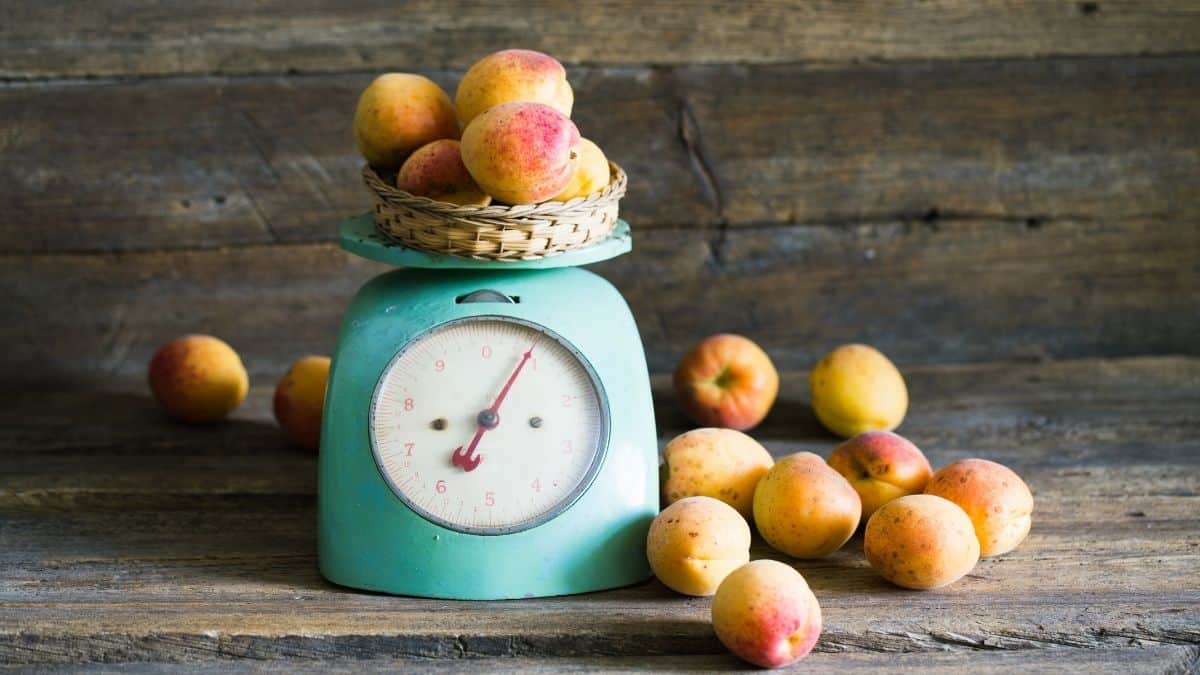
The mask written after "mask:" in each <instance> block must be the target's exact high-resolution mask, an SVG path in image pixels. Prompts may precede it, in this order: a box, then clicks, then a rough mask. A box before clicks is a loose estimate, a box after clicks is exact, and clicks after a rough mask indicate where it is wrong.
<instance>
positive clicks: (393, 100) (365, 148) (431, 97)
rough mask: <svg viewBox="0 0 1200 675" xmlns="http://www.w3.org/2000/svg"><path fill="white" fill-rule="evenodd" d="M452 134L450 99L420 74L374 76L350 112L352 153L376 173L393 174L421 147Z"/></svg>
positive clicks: (455, 126) (455, 134) (453, 120)
mask: <svg viewBox="0 0 1200 675" xmlns="http://www.w3.org/2000/svg"><path fill="white" fill-rule="evenodd" d="M458 134H459V126H458V115H457V114H456V113H455V111H454V104H452V103H451V102H450V96H449V95H448V94H446V92H445V91H443V90H442V88H441V87H439V86H437V84H435V83H434V82H433V81H432V80H430V79H429V78H426V77H422V76H420V75H412V74H409V73H387V74H385V75H380V76H379V77H377V78H375V80H374V81H373V82H371V84H369V85H368V86H367V88H366V89H364V90H363V93H362V95H361V96H359V98H358V108H357V109H356V110H355V111H354V140H355V142H356V143H357V144H358V151H359V153H361V154H362V156H363V157H364V158H365V159H366V160H367V163H368V164H370V165H371V166H373V167H375V168H377V169H398V168H400V165H401V164H403V163H404V160H405V158H407V157H408V156H409V154H411V153H412V152H413V151H414V150H416V149H417V148H419V147H421V146H422V145H425V144H427V143H429V142H431V141H436V140H438V139H439V138H458Z"/></svg>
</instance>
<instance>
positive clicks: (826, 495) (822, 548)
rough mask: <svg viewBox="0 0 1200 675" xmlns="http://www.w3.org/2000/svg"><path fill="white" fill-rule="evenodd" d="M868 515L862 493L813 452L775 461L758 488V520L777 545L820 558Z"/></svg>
mask: <svg viewBox="0 0 1200 675" xmlns="http://www.w3.org/2000/svg"><path fill="white" fill-rule="evenodd" d="M861 515H862V502H861V500H860V499H859V497H858V493H857V492H855V491H854V488H853V487H850V483H849V482H847V481H846V479H845V478H843V477H842V475H841V474H840V473H838V472H837V471H834V470H833V469H832V468H830V466H829V465H828V464H826V463H825V460H823V459H821V458H820V457H818V456H817V455H814V454H813V453H811V452H798V453H796V454H794V455H788V456H787V457H784V458H783V459H781V460H779V461H778V462H775V465H774V466H772V467H771V469H770V470H769V471H767V473H766V474H765V475H764V476H763V477H762V479H761V480H759V481H758V487H757V488H756V489H755V490H754V523H755V524H756V525H757V526H758V531H759V533H760V534H762V536H763V539H766V540H767V543H768V544H770V545H771V546H772V547H773V548H775V549H777V550H779V551H782V552H783V553H786V554H788V555H790V556H792V557H794V558H820V557H822V556H827V555H829V554H830V553H833V552H834V551H836V550H838V549H839V548H841V547H842V544H845V543H846V541H847V540H848V539H850V536H851V535H853V534H854V530H855V529H856V528H858V521H859V518H860V517H861Z"/></svg>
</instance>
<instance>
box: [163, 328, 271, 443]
mask: <svg viewBox="0 0 1200 675" xmlns="http://www.w3.org/2000/svg"><path fill="white" fill-rule="evenodd" d="M149 380H150V391H151V392H153V393H154V398H155V399H156V400H157V401H158V403H159V405H161V406H162V407H163V408H165V409H166V411H167V412H168V413H170V414H171V416H173V417H175V418H176V419H179V420H181V421H184V422H191V423H201V422H215V421H217V420H219V419H221V418H223V417H225V416H226V415H228V414H229V413H230V412H233V409H234V408H236V407H238V405H239V404H240V403H241V402H242V399H244V398H246V392H247V391H248V390H249V388H250V378H249V377H248V376H247V375H246V368H245V366H243V365H242V360H241V358H239V357H238V355H237V352H235V351H233V347H230V346H229V345H228V344H226V343H225V342H224V341H222V340H220V339H218V338H215V337H213V336H211V335H185V336H183V337H181V338H178V339H175V340H172V341H171V342H168V343H167V344H165V345H163V346H162V347H160V348H159V349H158V351H156V352H155V353H154V356H153V357H152V358H151V359H150V373H149Z"/></svg>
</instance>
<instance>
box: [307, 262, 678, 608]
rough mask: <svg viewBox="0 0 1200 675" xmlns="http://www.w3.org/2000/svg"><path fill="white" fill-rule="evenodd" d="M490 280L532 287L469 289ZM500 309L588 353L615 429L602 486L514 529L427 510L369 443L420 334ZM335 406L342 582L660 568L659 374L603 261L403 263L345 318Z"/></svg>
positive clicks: (448, 586) (525, 593) (330, 398)
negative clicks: (475, 298) (385, 380)
mask: <svg viewBox="0 0 1200 675" xmlns="http://www.w3.org/2000/svg"><path fill="white" fill-rule="evenodd" d="M485 289H486V290H493V291H497V292H499V294H501V295H502V296H509V297H512V298H520V301H519V302H516V303H509V302H470V303H463V302H460V301H459V299H461V298H463V297H465V296H468V295H470V294H472V293H475V292H477V291H480V290H485ZM497 315H500V316H509V317H514V318H517V319H523V320H525V321H528V322H532V323H535V324H539V325H542V326H545V327H546V328H549V329H550V330H552V331H554V332H555V333H557V334H558V335H560V336H562V337H563V338H564V339H566V340H568V341H569V342H570V343H571V344H573V345H574V346H575V348H577V349H578V350H579V352H580V353H581V354H583V355H585V357H586V358H587V359H588V361H589V362H590V363H591V365H592V368H593V369H594V370H595V373H596V375H597V377H598V379H599V380H600V382H601V383H602V384H603V386H604V390H605V392H606V395H607V397H608V404H609V410H610V411H611V416H610V417H611V419H610V425H609V443H608V447H607V450H606V454H605V456H604V459H603V463H602V465H601V466H600V469H599V470H598V472H597V474H596V477H595V478H594V480H593V481H592V483H591V486H590V487H589V488H588V489H587V491H586V492H584V493H583V495H582V496H580V497H579V499H578V500H577V501H575V502H574V503H573V504H572V505H571V506H570V507H568V508H567V509H566V510H565V511H563V512H562V513H560V514H559V515H557V516H555V517H554V518H553V519H551V520H549V521H547V522H546V523H543V524H541V525H538V526H537V527H533V528H530V529H527V530H522V531H519V532H515V533H511V534H500V535H481V534H468V533H464V532H459V531H456V530H452V529H448V528H446V527H443V526H439V525H436V524H434V523H433V522H431V521H429V520H427V519H425V518H423V517H422V516H420V515H418V514H417V513H416V512H414V511H413V510H411V509H409V508H408V507H407V506H406V505H405V504H404V502H403V501H402V500H401V499H400V498H399V497H397V496H396V494H395V493H394V492H392V490H391V488H390V487H389V486H388V484H387V482H386V481H385V479H384V478H383V476H382V475H381V474H380V473H379V470H378V468H377V466H376V463H375V460H374V456H373V454H372V451H371V445H370V439H369V432H368V411H369V407H370V402H371V395H372V392H373V391H374V388H375V385H376V383H377V382H378V380H379V377H380V375H381V374H382V373H383V371H384V369H385V368H386V366H387V364H388V363H389V362H390V361H391V359H392V357H393V356H395V354H396V353H397V352H398V351H399V350H400V349H401V348H402V347H403V346H404V345H405V344H407V343H408V342H409V341H410V340H412V339H413V338H414V337H415V336H417V335H420V334H422V333H423V332H425V331H426V330H429V329H431V328H433V327H434V326H437V325H440V324H442V323H444V322H446V321H450V320H455V319H461V318H464V317H473V316H497ZM324 420H325V424H324V425H323V428H322V438H321V454H320V458H319V467H320V476H319V487H318V498H317V501H318V530H319V537H318V547H319V555H320V568H321V573H322V574H323V575H324V576H325V578H327V579H329V580H330V581H332V582H334V583H336V584H340V585H342V586H350V587H353V588H361V589H366V590H371V591H379V592H384V593H393V594H398V595H412V596H420V597H429V598H447V599H463V600H497V599H509V598H531V597H546V596H556V595H570V594H575V593H586V592H589V591H598V590H602V589H608V588H617V587H621V586H628V585H630V584H634V583H638V582H640V581H644V580H646V579H648V578H649V577H650V569H649V565H648V563H647V561H646V533H647V531H648V529H649V526H650V522H651V520H653V518H654V516H655V515H656V514H657V513H658V506H659V492H658V444H657V434H656V432H655V427H654V407H653V404H652V401H651V397H650V380H649V376H648V374H647V369H646V361H645V355H644V352H643V348H642V343H641V338H640V336H639V334H638V330H637V326H636V324H635V323H634V320H633V316H632V314H631V313H630V311H629V307H628V305H627V304H626V303H625V300H624V298H622V297H621V295H620V293H619V292H618V291H617V290H616V289H615V288H613V286H612V285H611V284H609V283H608V282H607V281H605V280H604V279H603V278H601V277H599V276H597V275H595V274H592V273H591V272H587V271H585V270H582V269H579V268H574V267H561V268H553V269H511V271H498V270H474V269H471V270H467V269H444V268H443V269H402V270H396V271H393V272H389V273H386V274H383V275H381V276H379V277H377V278H375V279H374V280H372V281H371V282H369V283H368V284H367V285H366V286H364V287H363V288H362V289H361V290H360V291H359V292H358V294H357V296H356V297H355V298H354V300H353V302H352V303H351V305H350V307H349V309H348V311H347V313H346V316H345V319H344V320H343V323H342V328H341V332H340V334H339V337H338V343H337V347H336V349H335V351H334V357H333V366H332V370H331V371H330V379H329V389H328V394H327V397H326V402H325V416H324Z"/></svg>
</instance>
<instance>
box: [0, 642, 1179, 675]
mask: <svg viewBox="0 0 1200 675" xmlns="http://www.w3.org/2000/svg"><path fill="white" fill-rule="evenodd" d="M1198 655H1200V648H1197V647H1191V646H1184V645H1153V646H1141V647H1125V648H1111V649H1089V650H1070V651H1066V650H1054V649H1028V650H1022V651H979V652H951V653H944V654H940V653H930V652H919V653H913V654H896V653H882V654H881V653H874V654H871V653H845V652H843V653H837V654H822V653H813V654H810V655H809V656H808V657H806V658H805V660H804V661H802V662H801V665H799V666H795V667H794V669H796V670H799V671H802V672H821V673H824V672H833V671H836V672H839V673H878V672H881V671H889V672H896V671H898V672H902V673H930V674H931V675H936V674H946V675H954V674H956V673H962V672H964V671H965V670H969V671H970V672H971V673H973V674H979V675H993V674H994V675H1002V674H1004V675H1007V674H1009V673H1013V672H1020V673H1030V674H1034V675H1040V674H1045V675H1075V674H1079V675H1091V674H1092V673H1096V672H1103V671H1119V672H1122V673H1155V674H1162V673H1171V674H1173V675H1174V674H1183V673H1188V672H1190V671H1191V670H1194V669H1195V667H1196V663H1197V656H1198ZM398 670H400V671H406V672H407V671H414V672H422V673H459V672H488V673H597V672H603V673H696V672H735V671H736V672H746V673H751V672H761V671H760V670H755V669H751V668H750V667H748V666H747V665H746V664H744V663H742V662H741V661H738V660H737V659H736V658H734V657H733V656H732V655H730V654H708V655H697V656H584V657H542V658H530V657H503V658H475V659H466V660H463V659H450V660H434V659H422V658H395V657H393V658H380V659H356V660H322V661H316V660H312V659H303V658H295V659H277V660H271V661H255V660H249V659H245V660H239V661H234V660H230V659H225V660H220V661H208V662H190V663H172V662H164V661H155V662H132V663H104V664H97V663H87V664H76V665H69V664H54V665H51V664H39V665H38V666H36V667H35V666H31V665H30V664H24V665H19V666H17V665H7V666H6V665H3V664H0V673H7V672H20V673H28V672H34V673H62V674H65V673H122V674H131V675H137V674H140V673H236V674H240V673H276V672H287V673H328V674H330V675H341V674H344V673H349V674H352V675H356V674H358V673H394V672H396V671H398Z"/></svg>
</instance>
